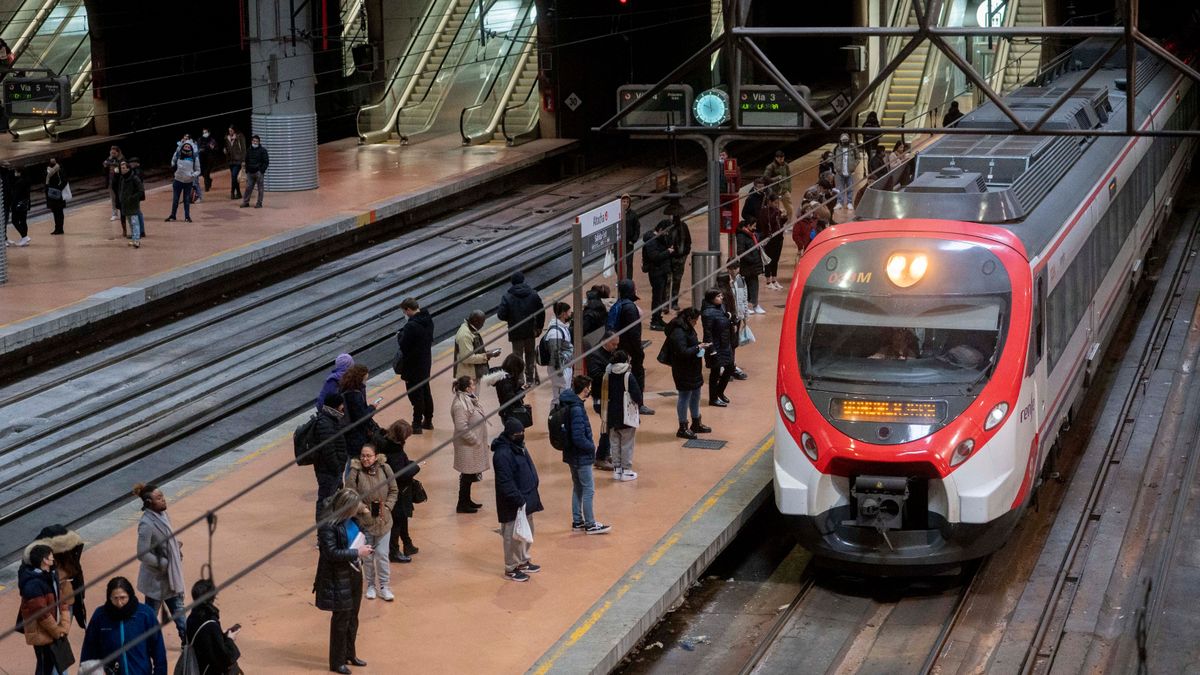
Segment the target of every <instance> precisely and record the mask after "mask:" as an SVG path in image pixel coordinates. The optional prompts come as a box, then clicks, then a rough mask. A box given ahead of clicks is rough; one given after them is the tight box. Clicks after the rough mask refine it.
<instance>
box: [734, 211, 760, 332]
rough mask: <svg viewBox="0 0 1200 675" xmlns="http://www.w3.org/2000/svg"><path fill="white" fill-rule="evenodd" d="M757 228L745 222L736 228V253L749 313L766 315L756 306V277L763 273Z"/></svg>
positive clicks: (751, 223)
mask: <svg viewBox="0 0 1200 675" xmlns="http://www.w3.org/2000/svg"><path fill="white" fill-rule="evenodd" d="M758 243H759V239H758V227H757V225H756V224H755V222H754V221H753V220H747V221H746V222H744V223H742V226H741V227H740V228H738V233H737V252H738V255H739V256H741V261H742V278H744V279H745V280H746V295H747V296H749V301H750V313H751V314H766V313H767V312H766V311H765V310H764V309H763V308H762V305H760V304H758V275H760V274H762V273H763V257H762V253H763V250H762V247H761V246H759V245H758Z"/></svg>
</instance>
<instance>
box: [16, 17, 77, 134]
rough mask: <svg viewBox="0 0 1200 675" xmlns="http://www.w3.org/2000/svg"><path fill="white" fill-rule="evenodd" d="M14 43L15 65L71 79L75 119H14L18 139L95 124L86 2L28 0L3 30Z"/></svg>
mask: <svg viewBox="0 0 1200 675" xmlns="http://www.w3.org/2000/svg"><path fill="white" fill-rule="evenodd" d="M3 35H4V37H5V39H6V41H7V42H8V44H9V45H10V46H11V47H12V51H13V54H14V56H15V57H16V58H15V60H14V61H13V68H14V69H17V70H20V69H22V68H45V69H48V70H51V71H53V72H54V73H56V74H58V75H65V76H67V77H68V78H70V82H71V96H72V102H71V118H70V119H67V120H63V121H61V122H45V123H43V122H42V121H39V120H13V121H12V122H11V124H10V127H9V131H10V133H12V134H13V136H15V137H16V138H17V140H30V139H35V138H43V137H45V136H47V135H52V136H58V135H60V134H64V133H68V132H74V131H79V130H82V129H84V128H87V127H90V126H91V124H92V118H93V115H94V113H95V105H94V103H93V101H92V96H91V90H92V72H91V71H92V48H91V39H90V37H89V34H88V16H87V9H86V8H85V7H84V1H83V0H27V1H26V2H23V3H22V4H21V7H20V9H18V10H17V11H15V12H14V13H13V16H12V19H10V20H9V21H8V23H7V24H6V25H5V27H4V29H3Z"/></svg>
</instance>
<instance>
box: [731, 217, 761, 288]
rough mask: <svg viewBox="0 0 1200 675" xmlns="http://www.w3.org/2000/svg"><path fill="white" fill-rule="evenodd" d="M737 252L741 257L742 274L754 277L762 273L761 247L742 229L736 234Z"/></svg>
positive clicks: (753, 237) (752, 236)
mask: <svg viewBox="0 0 1200 675" xmlns="http://www.w3.org/2000/svg"><path fill="white" fill-rule="evenodd" d="M737 252H738V255H739V256H741V257H742V258H741V260H742V274H744V275H746V276H751V277H756V276H758V275H760V274H762V273H763V257H762V247H761V246H759V245H758V241H756V240H755V236H754V235H752V234H750V233H749V232H747V231H746V230H745V229H744V228H742V229H739V230H738V233H737Z"/></svg>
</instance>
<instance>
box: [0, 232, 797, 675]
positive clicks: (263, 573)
mask: <svg viewBox="0 0 1200 675" xmlns="http://www.w3.org/2000/svg"><path fill="white" fill-rule="evenodd" d="M692 227H693V237H694V239H695V240H702V232H703V230H702V228H703V227H704V225H703V219H702V218H697V219H693V221H692ZM152 236H153V235H152ZM795 259H796V255H795V249H794V247H793V246H792V245H791V243H790V242H788V244H787V247H786V248H785V254H784V259H783V261H782V262H783V264H782V265H781V270H780V272H781V276H784V277H787V276H789V275H790V269H791V267H792V265H793V264H794V262H795ZM609 281H610V282H611V281H612V280H609ZM638 286H639V288H640V289H643V290H642V292H641V296H642V302H640V303H639V304H640V305H642V306H643V307H646V306H648V298H647V296H648V289H649V285H648V282H647V280H646V278H645V276H644V275H639V277H638ZM562 290H565V288H564V289H562ZM554 294H555V292H554V291H553V290H547V291H544V292H543V297H544V298H545V299H547V300H549V299H550V298H552V297H553V296H554ZM762 294H763V295H762V296H761V304H762V305H763V306H764V307H765V308H767V311H768V313H767V314H765V315H761V316H755V317H752V320H751V321H752V323H751V325H752V327H753V329H754V330H755V332H756V335H757V336H758V341H757V342H756V343H755V344H753V345H751V346H748V347H745V348H743V349H741V350H739V352H738V361H739V365H741V366H742V367H743V368H744V369H745V370H746V371H747V372H749V373H750V379H749V380H746V381H741V382H737V381H735V382H734V383H733V384H732V385H731V387H730V392H729V395H730V397H731V398H732V399H733V404H732V405H731V406H730V407H728V408H723V409H722V408H713V407H710V406H707V405H705V406H704V407H703V408H702V411H703V416H704V421H705V423H706V424H708V425H709V426H711V427H713V429H714V432H713V433H712V434H708V435H707V436H708V437H709V438H712V439H717V440H723V441H726V443H725V444H724V446H723V447H722V448H720V449H716V450H710V449H703V448H689V447H683V441H681V440H680V439H678V438H676V437H675V435H674V432H675V429H676V422H675V411H674V408H675V400H676V399H675V398H674V395H673V394H674V387H673V385H672V383H671V376H670V372H669V369H667V368H666V367H665V366H661V365H659V364H657V363H653V356H650V357H648V359H647V378H648V382H647V388H648V394H647V402H648V404H649V405H650V406H651V407H653V408H655V409H656V410H657V415H655V416H647V417H645V418H644V422H643V426H642V428H641V429H640V430H639V432H638V438H637V452H636V455H635V463H636V467H635V468H636V469H637V471H638V472H639V477H638V478H637V480H635V481H632V482H616V481H613V480H612V478H611V475H608V474H607V473H606V472H603V471H597V472H596V498H595V508H596V514H597V519H599V520H601V521H603V522H605V523H609V524H611V525H612V526H613V530H612V532H611V533H610V534H607V535H604V536H586V535H583V534H580V533H573V532H572V530H571V526H570V518H571V516H570V493H571V480H570V476H569V473H568V472H567V470H566V467H565V466H564V465H563V464H562V461H561V455H560V453H559V452H558V451H556V450H554V449H553V448H552V447H551V446H550V444H549V441H548V439H547V434H546V430H545V425H544V424H543V423H539V424H535V426H534V427H533V428H531V429H530V433H529V436H528V445H529V447H530V448H531V450H532V452H533V455H534V459H535V462H536V464H537V467H538V471H539V474H540V476H541V494H542V501H543V503H544V504H545V506H546V511H545V512H543V513H541V514H538V516H536V517H535V520H536V523H537V528H538V529H537V538H536V542H535V544H534V547H533V554H534V560H536V561H537V562H538V563H539V564H541V565H542V566H543V571H542V572H541V573H540V574H538V575H536V576H534V577H533V579H532V580H531V581H530V582H528V583H524V584H517V583H511V582H509V581H507V580H505V579H504V577H503V575H502V572H503V560H502V552H501V547H500V540H499V537H498V536H497V531H498V523H497V522H496V519H495V503H494V496H493V482H492V475H491V473H490V472H489V473H487V474H485V475H484V481H483V483H481V484H479V485H477V486H476V487H475V491H474V495H473V496H474V498H475V499H476V501H479V502H482V503H483V504H484V508H483V510H482V511H480V512H479V513H477V514H473V515H462V514H456V513H455V510H454V506H455V500H456V495H455V490H456V486H457V478H458V477H457V475H456V474H455V472H454V471H453V468H452V459H453V457H452V454H453V453H452V452H451V451H450V449H449V448H446V449H444V450H441V451H439V452H436V453H434V454H433V455H432V456H431V457H429V458H428V460H427V461H426V463H425V464H424V465H423V466H422V469H421V472H420V475H419V477H420V479H421V480H422V482H423V483H424V485H425V487H426V489H427V491H428V493H429V495H430V500H429V502H427V503H425V504H422V505H419V506H418V507H417V512H416V515H415V517H414V518H413V519H412V520H410V528H411V532H412V536H413V539H414V542H415V543H416V545H417V546H418V547H419V548H420V553H419V554H417V555H415V556H414V561H413V562H412V563H411V564H393V565H392V589H393V591H394V592H395V593H396V601H395V602H393V603H386V602H384V601H382V600H373V601H366V600H364V605H363V609H362V613H361V615H360V619H361V621H360V626H361V627H360V632H359V642H358V644H359V654H360V656H361V657H362V658H364V659H365V660H367V661H368V662H370V663H371V664H372V665H371V666H369V667H368V668H366V669H365V670H364V671H363V672H390V669H391V668H393V667H395V666H397V665H398V664H405V665H406V667H408V668H410V669H416V670H419V671H421V672H431V673H460V672H497V673H500V672H507V673H512V672H522V671H525V670H527V669H529V670H532V671H533V672H584V671H592V670H600V671H604V670H606V669H607V668H610V667H612V666H613V665H615V664H616V663H617V662H618V661H619V660H620V658H621V657H622V656H623V654H624V653H625V650H627V649H628V648H630V647H632V646H633V644H635V643H636V641H637V640H638V639H639V638H640V637H641V635H642V634H643V632H644V631H645V630H647V629H648V628H649V627H650V626H652V625H653V624H654V622H655V621H657V619H658V618H659V617H660V616H661V615H662V614H663V613H664V612H665V611H666V609H667V608H668V607H669V606H670V605H671V603H672V602H674V601H675V599H677V598H678V597H679V596H680V594H682V593H683V592H684V591H686V589H687V588H688V587H689V586H690V585H691V584H692V583H693V582H694V581H695V579H696V577H697V575H698V574H699V573H700V572H701V571H702V570H703V569H704V568H705V567H706V566H707V564H708V562H709V561H711V559H712V558H713V557H715V556H716V555H717V553H719V551H720V550H721V548H722V547H723V546H724V545H725V544H726V543H727V542H728V541H729V540H731V539H732V537H733V536H734V534H735V533H736V531H737V529H738V526H739V525H740V524H741V521H742V520H743V519H745V518H746V517H748V515H749V513H751V512H753V510H754V508H755V507H756V506H757V505H759V504H761V503H762V501H763V500H765V499H768V498H769V483H770V464H771V455H770V443H769V434H770V431H771V426H772V423H773V413H772V411H773V407H772V405H773V404H772V400H773V396H774V363H775V358H776V350H777V347H778V345H777V337H776V336H777V335H778V333H779V318H780V314H781V308H782V306H783V304H784V301H785V299H786V292H784V291H772V290H769V289H765V288H764V289H763V291H762ZM685 304H686V301H685ZM435 321H436V316H435ZM502 327H503V324H491V325H489V327H488V328H485V331H484V332H485V338H492V337H499V340H500V341H499V342H498V343H497V344H498V345H500V346H503V347H505V348H506V349H505V351H506V352H507V346H508V345H507V341H506V340H504V339H503V337H500V336H499V332H500V329H501V328H502ZM644 335H645V336H646V337H647V338H649V339H651V340H652V341H653V342H654V344H653V345H652V346H651V347H650V348H649V349H648V350H647V352H648V354H651V355H653V354H655V353H657V349H658V346H659V344H660V343H661V341H662V339H663V335H662V334H661V333H658V332H651V331H646V332H645V333H644ZM331 356H332V355H331ZM434 357H435V361H434V370H435V372H436V371H437V370H438V369H439V368H441V367H443V366H444V365H446V364H448V363H449V362H450V360H451V359H452V346H451V343H450V342H448V341H447V342H444V343H442V344H439V345H438V346H437V347H436V348H435V352H434ZM547 379H548V378H545V377H544V376H543V385H542V386H541V387H539V388H538V389H536V390H534V392H533V393H532V394H531V395H529V396H527V399H526V400H527V401H529V400H532V402H533V405H534V411H535V419H538V420H539V421H540V420H541V419H542V417H543V416H544V414H545V411H546V410H548V407H549V387H548V384H546V380H547ZM485 389H487V388H485ZM403 391H404V386H403V383H401V382H400V381H399V379H398V378H396V377H393V376H391V373H390V372H389V373H387V374H386V375H381V376H377V377H376V378H374V379H373V380H372V381H371V383H370V393H369V395H370V397H371V398H374V397H376V396H382V397H383V398H384V401H385V402H386V401H389V400H391V399H394V398H396V397H397V396H399V395H400V394H402V393H403ZM433 391H434V395H435V401H436V406H435V407H436V413H435V421H434V426H435V430H434V431H432V432H425V433H424V434H422V435H420V436H414V437H412V438H411V439H410V440H409V442H408V444H407V452H408V454H409V456H410V457H412V458H413V459H420V458H421V457H423V456H425V455H427V454H428V453H429V452H430V451H431V450H433V449H434V448H436V447H437V446H439V445H441V444H443V443H446V442H448V441H449V439H450V437H451V433H450V431H449V430H450V429H451V422H450V418H449V391H450V378H449V376H448V375H443V376H441V377H439V378H438V379H437V380H436V381H435V382H434V383H433ZM480 397H481V399H482V400H483V402H484V404H485V406H486V407H487V409H489V410H490V409H492V408H494V407H495V403H496V401H495V393H494V392H493V391H482V392H480ZM385 405H386V404H385ZM409 409H410V408H409V406H408V404H407V402H400V403H399V404H398V405H397V406H395V407H393V408H391V409H387V410H385V411H383V412H381V413H379V414H378V416H377V417H378V418H379V419H380V421H381V423H382V424H384V425H385V426H386V425H387V423H390V422H391V421H392V420H393V419H397V418H399V417H407V415H408V414H409ZM589 410H590V406H589ZM589 414H591V413H590V412H589ZM307 415H308V413H307V412H305V413H304V414H303V415H302V416H300V417H298V418H296V419H295V420H293V421H292V422H290V423H288V424H285V425H282V426H281V427H280V428H277V429H275V430H273V431H271V432H269V433H266V434H264V435H263V436H261V437H259V438H256V439H254V440H253V441H251V442H248V443H246V444H245V445H244V446H242V447H241V448H240V449H239V450H238V451H235V452H233V453H229V454H228V455H226V456H224V457H223V458H221V459H219V460H217V461H216V462H210V463H208V464H206V465H204V466H203V467H201V468H200V469H197V470H195V471H192V472H190V473H189V474H187V475H185V476H183V477H181V478H179V479H176V480H174V481H172V482H170V483H168V484H167V485H165V486H164V490H165V492H166V494H167V496H168V499H169V500H171V507H170V511H169V513H170V514H171V517H172V520H173V521H174V522H175V523H176V524H177V527H178V526H179V524H182V523H186V522H188V521H190V520H192V519H193V518H195V517H197V516H202V515H203V514H204V512H205V510H206V509H208V508H211V507H212V505H214V504H216V503H218V502H219V501H221V500H222V499H224V498H227V497H228V496H229V495H231V494H233V493H235V492H237V491H239V490H241V489H243V488H246V487H248V486H250V485H251V484H252V483H254V482H256V481H258V480H260V479H262V478H264V477H265V476H267V475H268V474H269V473H271V472H273V471H275V470H277V469H279V468H280V467H284V466H287V465H288V464H289V462H290V461H291V459H292V455H291V453H292V451H291V448H290V446H291V439H290V435H291V430H292V429H293V428H294V426H295V425H296V424H298V423H299V422H300V421H301V420H302V419H304V418H306V417H307ZM592 422H593V425H596V424H598V418H597V417H596V416H595V415H592ZM498 431H499V425H498V423H497V422H495V421H493V422H492V423H491V428H490V430H489V433H490V434H491V435H495V433H498ZM315 489H316V486H315V483H314V480H313V477H312V474H311V472H310V470H309V469H308V468H307V467H304V468H297V467H294V466H291V467H289V468H287V469H286V470H284V471H283V472H282V474H281V475H280V476H278V477H277V478H275V479H274V480H270V481H268V482H266V483H265V484H264V485H263V486H262V487H261V488H258V489H256V490H253V491H252V492H250V493H249V494H247V495H246V497H245V498H243V499H240V500H239V501H238V502H237V504H236V506H234V507H233V508H228V509H223V510H221V511H220V513H219V519H218V526H217V529H216V533H215V534H214V535H213V540H212V560H211V564H212V569H213V570H214V572H215V574H216V577H217V580H218V581H220V580H221V579H222V578H229V577H230V576H232V575H234V574H236V573H237V572H238V571H239V570H240V569H242V568H243V567H244V566H246V565H247V564H249V563H250V562H252V561H253V560H254V559H256V558H258V557H260V556H263V555H264V554H266V553H268V552H270V551H272V550H274V549H275V548H276V547H279V546H281V545H283V544H285V543H286V542H287V541H288V540H289V539H290V538H292V537H294V536H295V535H296V533H298V532H301V531H302V530H303V528H305V527H308V526H310V524H311V504H312V500H313V499H314V495H315ZM138 517H139V512H138V511H137V509H136V508H135V507H134V506H133V505H129V506H126V507H122V508H120V509H118V510H117V511H115V512H113V513H112V514H110V515H108V516H106V517H103V518H101V519H99V520H96V521H93V522H92V523H90V524H87V525H85V526H83V527H82V528H81V530H80V532H81V534H82V535H83V536H84V538H85V539H86V540H87V541H88V547H87V548H86V549H85V554H84V564H85V569H86V570H87V571H88V573H89V574H91V575H99V574H101V573H102V572H106V571H108V570H110V569H112V568H114V567H116V566H120V572H119V573H121V574H124V575H126V576H129V577H130V578H133V577H134V575H136V566H135V565H130V564H122V563H123V561H125V560H126V559H127V558H128V557H129V556H130V554H131V553H132V551H133V548H134V542H135V540H136V532H135V530H136V521H137V519H138ZM181 540H182V541H183V544H184V548H183V550H184V552H185V554H184V555H185V557H184V565H185V569H186V576H187V577H188V578H193V577H195V578H198V575H199V574H200V566H201V565H202V564H204V563H208V562H209V560H208V554H207V551H208V546H209V542H208V540H207V534H206V532H205V528H204V527H202V526H200V527H196V528H194V529H192V530H189V531H187V532H185V533H183V534H182V535H181ZM311 542H312V539H311V537H305V538H303V539H302V540H301V541H300V542H299V543H296V544H293V545H291V546H289V547H287V548H285V549H284V550H282V552H280V553H278V554H277V555H273V556H271V558H270V560H269V561H268V562H266V564H264V565H262V566H261V567H258V568H257V569H255V570H252V571H251V572H250V573H249V574H248V575H247V576H245V577H244V578H242V579H240V580H238V581H237V582H235V583H234V585H233V586H232V587H230V588H229V589H228V590H225V591H223V592H222V593H221V595H220V597H219V599H218V605H219V606H220V607H221V611H222V616H223V617H228V618H227V619H226V620H227V621H230V622H233V621H237V622H240V623H241V624H242V625H243V626H244V627H245V628H244V630H243V632H242V634H241V637H240V638H239V646H240V648H241V650H242V653H243V660H242V665H243V668H244V669H245V670H246V671H247V672H270V671H274V672H283V671H286V672H323V671H325V669H326V668H325V658H326V655H325V650H326V644H325V638H324V636H325V635H326V634H327V632H328V629H327V626H328V620H329V617H328V615H327V614H326V613H324V612H320V611H318V610H317V609H316V608H315V607H314V606H313V596H312V594H311V588H312V579H313V573H314V569H315V562H316V553H315V551H314V549H313V546H312V543H311ZM13 576H14V569H13V568H12V567H11V566H10V567H9V568H7V569H6V570H5V571H4V573H3V574H0V584H5V585H6V586H7V587H6V588H4V589H2V590H0V611H8V612H10V613H12V612H14V611H15V607H16V603H17V602H18V598H17V593H16V589H15V588H13V587H12V581H13ZM110 576H111V575H110ZM90 597H91V598H95V597H97V596H96V595H92V596H90ZM97 603H98V601H97V600H90V599H89V607H94V606H96V604H97ZM456 627H457V628H456ZM313 636H320V637H318V638H316V639H314V637H313ZM71 639H72V641H73V643H74V644H75V646H76V648H78V646H79V644H80V642H81V640H82V631H80V630H78V629H77V628H76V629H75V630H73V631H72V634H71ZM464 641H469V643H470V648H464V644H465V643H464ZM167 644H168V650H169V658H170V660H172V661H173V660H174V659H175V658H176V656H177V654H178V642H177V639H176V638H175V637H174V636H173V634H171V632H170V631H168V635H167ZM0 654H2V655H3V656H2V657H0V662H3V664H4V665H3V666H0V672H12V673H20V672H25V671H26V670H27V669H29V668H31V667H32V652H31V650H29V649H28V648H27V647H25V646H24V645H23V644H20V642H19V641H18V640H14V639H13V637H12V636H9V637H6V638H4V639H3V640H0ZM27 661H28V663H27ZM376 664H378V665H376Z"/></svg>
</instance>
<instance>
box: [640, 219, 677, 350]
mask: <svg viewBox="0 0 1200 675" xmlns="http://www.w3.org/2000/svg"><path fill="white" fill-rule="evenodd" d="M670 229H671V221H670V219H666V218H664V219H663V220H660V221H658V224H657V225H655V226H654V231H653V232H647V233H646V236H645V237H644V245H643V246H642V271H643V272H645V273H646V274H647V275H648V276H649V277H650V330H662V329H663V328H664V327H665V324H664V323H663V320H662V315H663V312H665V311H667V309H668V302H667V301H668V298H669V296H668V292H669V291H670V290H671V256H672V255H674V254H675V248H674V247H673V246H671V237H670Z"/></svg>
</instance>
